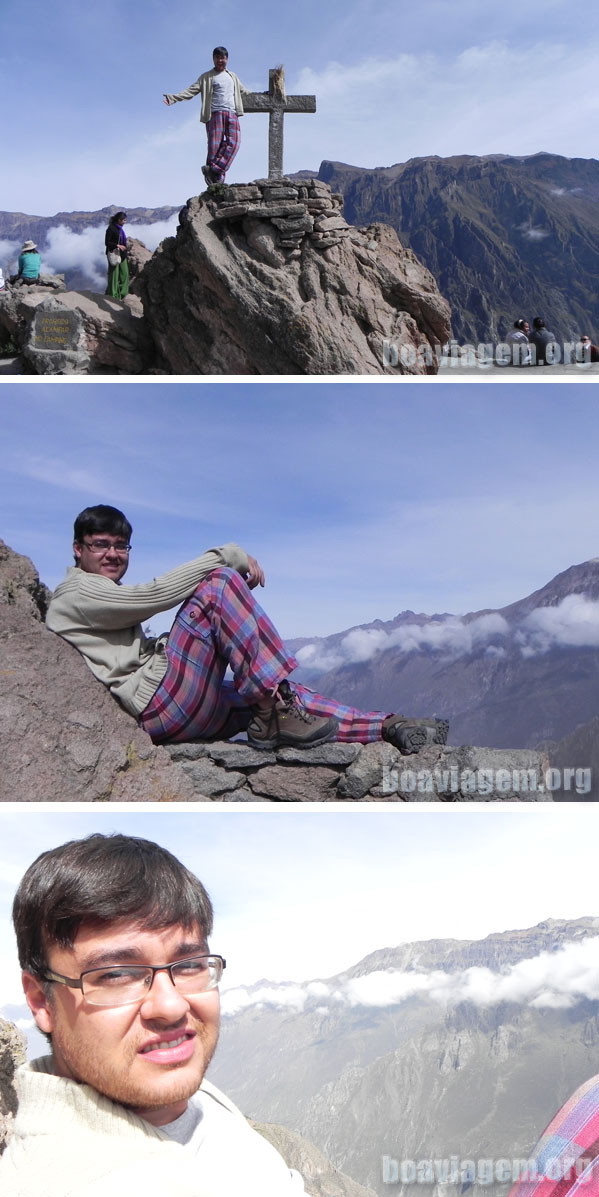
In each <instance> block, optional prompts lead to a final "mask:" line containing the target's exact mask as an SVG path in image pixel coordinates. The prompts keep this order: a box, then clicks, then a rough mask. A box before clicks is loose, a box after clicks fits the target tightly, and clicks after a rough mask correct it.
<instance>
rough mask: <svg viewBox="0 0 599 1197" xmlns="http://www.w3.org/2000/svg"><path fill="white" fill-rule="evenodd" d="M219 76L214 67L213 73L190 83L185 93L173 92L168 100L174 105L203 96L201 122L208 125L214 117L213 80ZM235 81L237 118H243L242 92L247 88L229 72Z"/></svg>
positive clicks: (207, 72)
mask: <svg viewBox="0 0 599 1197" xmlns="http://www.w3.org/2000/svg"><path fill="white" fill-rule="evenodd" d="M216 74H217V71H216V68H214V67H213V69H212V70H211V71H205V73H204V74H203V75H200V77H199V79H196V81H195V83H190V85H189V87H186V88H185V89H184V91H178V92H172V93H169V94H168V95H167V97H166V98H167V100H170V101H171V103H174V102H175V101H176V100H192V99H193V97H194V96H197V95H198V94H201V96H202V111H201V113H200V120H201V121H203V122H204V124H205V125H206V124H207V123H208V121H209V120H210V117H211V116H212V80H213V78H214V76H215V75H216ZM227 74H228V75H230V76H231V78H232V80H233V87H234V89H235V111H236V113H237V116H243V102H242V99H241V95H242V92H247V87H244V86H243V83H241V82H240V80H239V79H238V78H237V75H234V74H233V71H227Z"/></svg>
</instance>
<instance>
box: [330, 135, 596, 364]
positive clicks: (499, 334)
mask: <svg viewBox="0 0 599 1197" xmlns="http://www.w3.org/2000/svg"><path fill="white" fill-rule="evenodd" d="M319 178H320V179H322V180H324V181H325V182H327V183H330V184H331V186H332V187H334V188H335V190H337V191H340V192H342V194H343V197H344V202H345V214H346V217H347V219H348V220H349V221H350V222H353V223H357V224H364V223H369V222H370V221H384V222H385V223H387V224H389V225H391V227H392V228H394V229H395V230H396V232H397V234H398V236H399V237H400V239H401V241H402V243H403V244H405V245H409V246H410V247H411V248H412V249H413V250H414V252H415V253H416V254H418V257H419V258H420V260H421V261H422V262H424V263H425V265H426V266H427V267H428V269H429V270H430V271H431V272H432V273H433V275H434V276H435V278H436V280H437V283H438V285H439V288H440V290H441V292H442V294H443V295H445V296H446V297H447V299H448V300H449V303H450V305H451V310H452V326H453V334H454V336H455V337H456V338H457V339H458V340H459V341H460V342H461V343H470V344H474V345H477V344H479V342H480V343H483V344H487V343H490V342H495V343H497V341H501V340H502V339H503V337H504V336H505V333H506V332H507V331H508V329H509V328H511V327H512V325H513V322H514V320H516V319H517V318H518V317H520V316H525V317H527V318H528V319H531V318H532V317H533V316H537V315H540V316H543V317H544V318H545V321H546V323H547V327H548V328H550V329H551V330H552V332H554V333H555V334H556V337H557V339H558V341H560V342H563V341H564V340H566V341H575V340H576V339H577V338H578V336H579V335H580V334H581V333H585V332H588V333H589V335H591V339H593V334H594V332H595V331H596V329H597V325H598V324H599V296H598V293H597V286H596V278H597V270H598V269H599V162H598V161H596V160H595V159H582V158H563V157H560V156H559V155H557V154H544V153H541V154H533V155H530V156H528V157H521V158H513V157H509V156H507V155H499V154H496V155H489V156H487V157H480V158H478V157H475V156H474V155H469V154H463V155H456V156H454V157H452V158H439V157H430V158H412V159H410V161H409V162H402V163H398V164H397V165H395V166H390V167H382V168H380V169H377V170H365V169H364V168H362V167H357V166H347V165H346V164H345V163H340V162H323V163H322V164H321V167H320V172H319Z"/></svg>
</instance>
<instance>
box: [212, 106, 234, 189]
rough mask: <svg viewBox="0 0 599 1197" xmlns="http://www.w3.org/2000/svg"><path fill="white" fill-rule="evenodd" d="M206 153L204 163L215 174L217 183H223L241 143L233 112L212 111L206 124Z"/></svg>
mask: <svg viewBox="0 0 599 1197" xmlns="http://www.w3.org/2000/svg"><path fill="white" fill-rule="evenodd" d="M206 133H207V134H208V153H207V155H206V165H207V166H209V167H210V169H211V170H212V171H213V172H214V174H217V175H218V176H219V178H218V179H217V180H216V181H217V182H218V183H224V181H225V173H226V171H228V169H229V167H230V165H231V163H232V161H233V159H234V157H235V155H236V153H237V151H238V149H239V146H240V144H241V130H240V128H239V118H238V116H237V114H236V113H235V112H213V113H212V116H211V117H210V120H209V121H208V124H207V125H206Z"/></svg>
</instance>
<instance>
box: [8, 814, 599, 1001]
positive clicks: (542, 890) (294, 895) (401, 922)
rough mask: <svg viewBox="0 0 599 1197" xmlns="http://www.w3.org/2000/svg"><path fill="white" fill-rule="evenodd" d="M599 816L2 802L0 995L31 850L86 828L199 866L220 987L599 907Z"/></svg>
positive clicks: (326, 972) (12, 973) (294, 976)
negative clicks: (220, 966) (221, 971)
mask: <svg viewBox="0 0 599 1197" xmlns="http://www.w3.org/2000/svg"><path fill="white" fill-rule="evenodd" d="M598 821H599V809H598V808H597V806H596V805H595V806H593V805H589V806H578V807H574V806H566V807H564V806H555V807H553V806H546V805H545V804H541V805H539V806H537V807H534V808H528V809H527V808H526V807H519V808H514V807H509V808H507V807H504V808H503V809H495V810H492V809H485V810H473V809H472V808H465V807H453V808H452V809H451V810H447V809H445V810H442V811H436V812H432V811H423V810H422V809H420V810H417V809H414V808H412V809H404V810H402V811H401V812H397V811H395V812H393V811H388V810H387V811H385V810H383V809H382V808H379V809H378V810H374V809H372V808H371V809H370V810H369V811H364V810H361V811H360V810H358V809H354V810H353V811H347V812H344V813H343V814H339V813H335V812H331V811H328V812H327V811H325V810H323V809H322V808H321V810H320V811H316V812H314V811H304V810H299V811H298V810H286V811H284V812H280V811H254V812H252V813H251V814H248V813H247V812H241V811H233V810H230V811H222V810H214V809H213V810H210V809H204V810H201V811H197V810H196V811H193V812H190V811H189V809H187V810H178V811H165V810H163V811H159V812H151V811H143V810H133V811H132V810H129V811H123V810H115V809H114V808H106V809H102V810H99V809H98V808H95V809H93V810H91V809H89V808H87V809H79V810H72V809H71V810H69V809H65V808H64V807H63V808H61V809H57V808H56V807H54V808H53V809H52V810H51V811H49V810H47V809H45V808H43V807H36V806H27V805H25V806H19V807H17V806H13V807H11V806H6V807H3V808H2V809H1V810H0V1009H1V1008H2V1006H3V1005H6V1004H8V1003H10V1002H18V1001H20V983H19V974H18V967H17V965H16V962H15V948H14V940H13V934H12V927H11V926H10V906H11V903H12V899H13V896H14V892H15V890H16V887H17V885H18V883H19V881H20V879H21V877H22V875H23V873H24V872H25V869H26V868H27V867H28V866H29V864H31V862H32V861H33V860H34V859H35V858H36V856H37V855H38V854H39V853H40V852H43V851H46V850H47V849H49V848H53V847H55V846H56V845H58V844H61V843H64V842H66V841H67V840H69V839H76V838H79V837H81V836H84V835H87V834H89V833H90V832H92V831H100V832H103V833H104V834H107V833H109V832H112V831H118V832H123V833H125V834H131V835H140V836H144V837H145V838H147V839H153V840H156V841H158V842H159V843H161V844H164V845H165V847H167V848H169V849H170V851H172V852H174V853H175V855H176V856H178V857H179V859H181V860H183V862H184V863H185V864H186V865H188V866H189V867H190V868H191V869H192V870H193V871H194V872H196V873H197V874H198V876H200V877H201V879H202V881H203V882H204V884H205V885H206V887H207V889H208V891H209V893H210V895H211V897H212V900H213V902H214V905H215V910H216V922H215V932H214V935H213V938H212V947H213V949H214V951H219V952H221V953H222V954H223V955H224V956H226V957H227V961H228V965H227V973H226V982H227V987H229V986H237V985H240V984H251V983H252V982H255V981H257V980H259V979H261V978H268V979H269V980H273V981H281V980H293V981H302V980H308V979H310V978H314V977H319V976H320V977H328V976H331V975H333V974H335V973H337V972H339V971H340V970H342V969H345V968H348V967H349V966H350V965H352V964H355V963H357V962H358V961H359V960H361V959H362V958H363V957H364V956H365V955H367V954H368V953H369V952H371V951H375V950H376V949H377V948H382V947H387V946H393V945H395V944H398V943H402V942H410V941H413V940H416V939H432V938H437V937H440V938H444V937H453V938H458V939H460V938H466V939H468V938H473V939H477V938H482V937H484V936H485V935H488V934H490V933H491V932H493V931H505V930H508V929H513V928H517V927H529V926H533V925H535V924H537V923H538V922H541V921H542V920H544V919H546V918H571V919H574V918H581V917H582V916H584V915H589V916H593V915H595V916H596V915H597V913H598V911H597V884H596V844H597V835H598V833H599V822H598ZM533 849H534V850H533ZM306 862H309V869H308V866H307V863H306ZM556 877H559V879H560V884H559V886H556V884H555V878H556ZM473 894H476V901H475V902H473V901H472V895H473ZM595 976H596V972H595Z"/></svg>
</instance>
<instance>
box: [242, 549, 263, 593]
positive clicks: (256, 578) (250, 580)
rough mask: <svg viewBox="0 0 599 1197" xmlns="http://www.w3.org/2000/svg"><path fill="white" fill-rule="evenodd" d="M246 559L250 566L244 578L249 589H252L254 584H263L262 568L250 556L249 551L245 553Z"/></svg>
mask: <svg viewBox="0 0 599 1197" xmlns="http://www.w3.org/2000/svg"><path fill="white" fill-rule="evenodd" d="M247 559H248V561H249V566H250V568H249V570H248V572H247V574H246V575H245V580H246V582H247V584H248V586H249V588H250V590H254V588H255V587H256V586H264V581H265V579H264V570H263V569H261V567H260V565H259V564H258V562H257V561H256V558H255V557H250V555H249V553H248V554H247Z"/></svg>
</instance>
